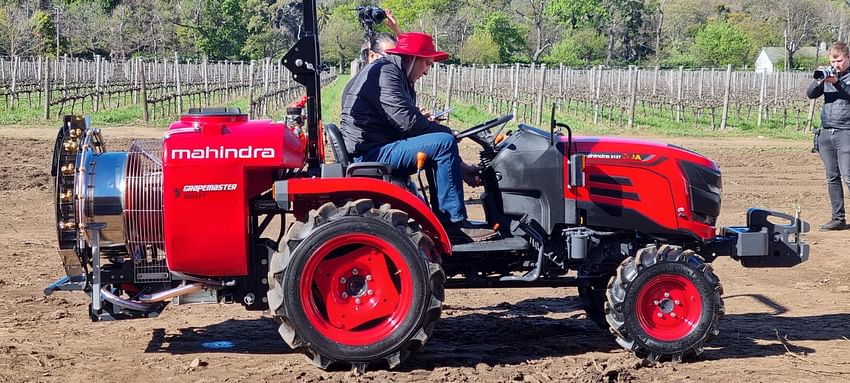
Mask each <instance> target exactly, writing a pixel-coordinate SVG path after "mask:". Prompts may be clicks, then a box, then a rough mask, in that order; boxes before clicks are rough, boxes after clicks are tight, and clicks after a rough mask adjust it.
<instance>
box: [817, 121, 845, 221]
mask: <svg viewBox="0 0 850 383" xmlns="http://www.w3.org/2000/svg"><path fill="white" fill-rule="evenodd" d="M818 147H819V149H818V151H819V152H820V158H821V160H823V167H824V168H825V169H826V187H827V190H828V191H829V201H830V202H831V204H832V219H833V220H836V221H844V218H845V217H844V185H842V184H847V187H848V188H850V130H847V129H830V128H824V129H823V130H821V132H820V135H819V136H818Z"/></svg>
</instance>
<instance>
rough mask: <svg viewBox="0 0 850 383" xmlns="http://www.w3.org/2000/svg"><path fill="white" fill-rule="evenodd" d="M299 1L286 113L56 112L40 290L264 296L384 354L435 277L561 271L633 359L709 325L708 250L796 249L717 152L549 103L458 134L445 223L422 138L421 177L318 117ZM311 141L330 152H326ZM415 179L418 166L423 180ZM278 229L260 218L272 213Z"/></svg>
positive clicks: (311, 18) (142, 305)
mask: <svg viewBox="0 0 850 383" xmlns="http://www.w3.org/2000/svg"><path fill="white" fill-rule="evenodd" d="M315 6H316V5H315V1H314V0H304V7H303V9H304V17H305V18H304V19H305V21H304V31H306V33H305V35H304V36H303V37H302V38H301V39H300V40H299V41H298V42H297V43H296V44H295V45H294V46H293V47H292V49H290V50H289V52H288V53H287V54H286V56H285V57H284V63H285V65H286V66H287V68H288V69H289V70H290V71H291V72H292V74H293V77H294V79H295V80H296V81H298V82H299V83H301V84H303V85H304V86H305V88H306V97H305V99H304V102H303V109H302V108H301V106H302V105H296V106H295V107H294V108H290V109H289V110H288V112H287V113H288V114H289V117H288V118H287V119H286V120H285V121H281V122H278V121H271V120H250V119H249V118H248V117H247V115H245V114H242V113H240V112H239V110H237V109H228V108H218V109H210V108H208V109H192V110H190V111H189V113H188V114H186V115H183V116H182V117H180V119H179V121H177V122H175V123H173V124H172V125H171V126H170V128H169V129H168V130H167V131H166V132H165V133H164V135H163V137H162V139H161V140H147V141H136V142H133V143H132V144H131V145H130V146H129V148H126V150H123V151H112V150H107V148H108V145H107V142H106V140H105V139H104V137H103V135H102V132H101V130H100V129H98V128H95V127H93V126H92V123H91V121H90V120H89V119H87V118H84V117H79V116H67V117H65V118H64V123H63V125H62V127H61V128H60V129H59V133H58V137H57V140H56V146H55V151H54V158H53V169H52V170H53V175H54V176H55V207H56V210H55V214H56V224H57V226H56V228H57V235H58V241H59V254H60V256H61V259H62V262H63V266H64V268H65V272H66V275H65V276H64V277H62V278H61V279H59V280H58V281H56V282H55V283H54V284H52V285H51V286H49V287H48V288H47V289H46V290H45V294H51V293H53V292H55V291H69V290H80V291H83V292H85V293H86V294H88V295H89V296H90V298H91V304H90V305H89V307H88V312H89V315H90V317H91V319H92V320H93V321H107V320H124V319H134V318H150V317H156V316H157V315H159V314H160V313H161V312H162V311H163V309H165V307H166V306H167V305H168V304H169V303H173V304H189V303H218V304H221V303H232V304H241V305H243V306H244V307H245V308H246V309H248V310H257V311H268V312H269V313H270V315H271V316H272V317H274V319H275V320H276V322H277V324H278V325H279V332H280V335H281V337H282V338H283V340H284V341H285V342H286V344H287V345H289V347H291V348H292V349H293V350H294V351H297V352H301V353H303V354H305V355H306V356H307V357H308V359H309V360H311V361H312V362H313V363H314V364H315V365H317V366H319V367H320V368H323V369H324V368H329V367H330V366H333V365H337V366H339V365H341V366H343V367H344V368H348V367H350V368H353V369H356V370H361V371H362V370H364V369H366V368H393V367H395V366H397V365H398V364H399V363H401V362H402V361H404V360H405V358H407V357H408V356H409V355H411V353H412V352H414V351H416V350H418V349H420V348H422V347H423V346H424V345H425V344H426V342H427V341H428V340H429V338H430V337H431V335H432V333H433V331H434V327H435V326H436V325H437V321H438V320H439V318H440V313H441V307H442V305H443V302H444V300H445V295H444V289H445V288H481V289H499V288H524V287H542V286H545V287H564V286H570V287H576V288H577V289H578V296H579V297H580V298H581V302H582V303H583V306H584V310H585V311H586V313H587V318H588V319H590V320H592V321H593V322H595V323H596V324H598V325H599V326H601V327H603V328H605V329H607V330H609V331H610V332H611V333H612V334H613V336H614V337H615V338H616V342H617V343H618V344H619V345H621V346H622V347H623V348H625V349H626V350H629V351H632V352H634V353H635V354H636V355H638V357H641V358H646V359H648V360H650V361H656V360H659V359H662V358H663V359H665V360H673V361H679V360H681V359H682V358H683V357H685V356H688V355H693V354H699V353H700V352H702V350H703V346H704V345H705V344H706V342H707V341H709V340H710V339H711V338H712V337H713V336H715V335H717V334H718V321H719V320H720V319H721V317H722V316H723V314H724V306H723V299H722V294H723V289H722V287H721V284H720V281H719V279H718V277H717V275H715V273H714V272H712V267H711V266H710V264H711V262H712V261H714V260H715V259H716V258H717V257H721V256H729V257H732V258H733V259H735V260H737V261H739V262H740V264H741V265H743V266H744V267H791V266H794V265H797V264H799V263H801V262H804V261H806V260H807V259H808V255H809V245H808V244H807V243H806V242H805V241H804V240H803V238H802V235H803V234H804V233H806V232H808V231H809V224H808V223H806V222H804V221H803V220H801V219H800V218H799V214H796V215H794V216H792V215H789V214H784V213H780V212H774V211H768V210H762V209H755V208H753V209H750V210H749V211H748V212H747V215H746V224H745V225H740V226H730V227H723V228H718V227H717V226H716V223H717V218H718V215H719V213H720V201H721V173H720V170H719V169H718V167H717V165H716V164H715V163H714V162H713V161H712V160H710V159H708V158H706V157H703V156H701V155H699V154H697V153H695V152H693V151H690V150H687V149H685V148H682V147H678V146H675V145H667V144H663V143H656V142H650V141H644V140H634V139H625V138H614V137H578V136H576V137H574V136H573V135H572V133H571V130H570V129H569V127H568V126H567V125H566V124H563V123H560V122H557V121H555V118H554V113H553V117H552V119H551V122H550V124H549V125H550V126H548V127H547V129H545V130H544V129H539V128H536V127H532V126H527V125H522V124H520V125H518V126H516V127H515V129H502V128H503V127H504V126H506V124H507V123H508V122H509V121H510V120H511V119H512V116H510V115H507V116H502V117H499V118H496V119H494V120H492V121H488V122H485V123H483V124H480V125H477V126H474V127H472V128H469V129H467V130H465V131H463V132H460V134H458V135H457V137H458V139H466V138H468V139H471V140H472V141H473V142H474V143H476V144H477V145H480V147H481V150H480V158H479V162H480V168H481V171H480V176H481V179H482V180H483V192H482V193H481V196H480V198H479V199H477V200H474V201H468V202H467V203H468V204H476V205H480V207H481V210H482V211H483V216H484V221H486V222H482V225H486V226H488V227H491V228H493V229H494V230H495V231H497V232H498V235H497V236H495V237H494V238H492V239H489V240H486V241H479V242H473V241H466V242H464V241H456V240H454V239H453V238H451V237H449V236H448V235H447V231H446V228H444V226H443V225H442V224H441V221H440V219H439V218H438V214H436V213H435V211H439V204H438V201H437V200H436V198H434V196H435V195H436V193H435V190H434V189H435V187H434V186H433V183H428V182H426V181H422V177H421V176H422V175H423V174H424V175H425V177H426V180H427V178H428V175H429V174H431V170H432V168H431V166H430V161H429V159H428V158H425V157H424V156H423V157H422V158H420V160H421V161H420V164H419V165H420V166H419V167H420V172H419V176H420V177H418V179H419V182H418V185H417V183H416V182H410V180H411V179H414V180H415V179H417V177H411V178H407V179H406V180H405V179H397V178H396V177H394V176H393V175H392V169H389V168H388V167H387V166H386V165H383V164H380V163H363V162H359V163H358V162H352V161H350V159H349V155H348V151H347V150H346V148H345V144H344V142H343V140H342V139H341V136H340V132H339V129H338V128H337V127H335V126H334V125H333V124H330V123H328V124H322V122H321V115H320V108H319V105H320V88H319V84H320V82H319V75H320V72H321V68H322V67H321V60H320V57H319V49H318V30H317V23H316V16H315ZM326 142H327V143H328V144H329V145H328V147H329V148H330V151H331V152H333V154H334V155H333V159H332V160H331V159H330V157H331V156H328V157H327V158H326V156H325V150H324V149H323V148H324V147H325V143H326ZM429 184H430V185H431V186H429ZM278 227H279V229H276V228H278Z"/></svg>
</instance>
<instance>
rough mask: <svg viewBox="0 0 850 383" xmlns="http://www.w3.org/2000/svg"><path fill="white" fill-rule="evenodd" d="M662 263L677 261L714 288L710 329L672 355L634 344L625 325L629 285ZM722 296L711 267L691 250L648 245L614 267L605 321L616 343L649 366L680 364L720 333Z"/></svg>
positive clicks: (717, 279)
mask: <svg viewBox="0 0 850 383" xmlns="http://www.w3.org/2000/svg"><path fill="white" fill-rule="evenodd" d="M664 262H678V263H684V264H688V265H691V266H694V267H696V268H697V270H699V271H700V272H702V273H703V276H705V278H706V280H707V281H708V282H709V283H710V284H711V286H712V287H713V292H714V301H715V302H716V305H715V307H714V312H713V314H712V317H711V318H710V319H709V321H710V327H709V330H708V331H707V332H706V334H705V335H704V336H703V337H702V338H701V339H698V340H697V341H696V342H694V343H693V344H692V345H691V346H690V347H687V348H686V349H684V350H681V351H680V352H675V353H671V354H663V353H661V352H659V351H657V350H648V349H643V348H642V347H641V346H640V345H639V343H638V342H635V340H634V339H633V336H632V334H629V333H628V330H627V326H626V325H625V323H626V313H625V312H623V302H624V301H625V297H626V293H627V292H628V290H629V288H630V284H631V282H632V281H634V280H635V278H637V276H638V274H640V273H641V271H642V270H644V269H646V268H648V267H651V266H654V265H657V264H659V263H664ZM722 294H723V287H722V285H721V284H720V279H719V278H718V277H717V275H715V274H714V272H713V269H712V268H711V265H709V264H707V263H705V262H704V261H703V259H702V258H701V257H700V256H699V255H697V254H696V253H694V252H693V251H692V250H683V249H682V248H681V247H679V246H672V245H661V246H660V247H658V246H655V245H650V246H647V247H645V248H643V249H640V250H638V252H637V254H635V256H633V257H629V258H626V259H625V260H624V261H623V262H622V263H621V264H620V267H619V268H617V274H616V275H615V276H614V277H612V278H611V280H610V281H609V282H608V289H607V292H606V296H607V302H606V303H605V312H606V315H605V319H606V321H607V322H608V325H609V326H610V331H611V333H612V334H614V335H615V336H616V340H617V343H618V344H619V345H620V346H621V347H623V348H624V349H626V350H627V351H631V352H634V353H635V354H637V355H639V356H643V357H644V358H645V359H646V360H647V361H648V362H650V363H654V362H657V361H658V360H659V359H662V358H664V359H667V358H669V359H670V360H672V361H674V362H679V361H681V360H682V358H683V357H685V356H688V355H691V354H693V355H699V354H701V353H702V352H703V347H704V345H705V343H706V342H708V341H710V340H711V339H712V338H713V337H714V336H716V335H718V334H719V333H720V331H719V329H718V327H717V323H718V321H719V320H720V319H721V318H722V317H723V315H724V312H725V309H724V306H723V299H722Z"/></svg>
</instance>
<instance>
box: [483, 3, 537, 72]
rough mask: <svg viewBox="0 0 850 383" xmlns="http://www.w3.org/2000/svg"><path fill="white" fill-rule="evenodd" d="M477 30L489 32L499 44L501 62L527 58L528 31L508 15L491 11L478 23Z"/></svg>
mask: <svg viewBox="0 0 850 383" xmlns="http://www.w3.org/2000/svg"><path fill="white" fill-rule="evenodd" d="M475 32H476V33H478V32H487V33H489V34H490V36H492V39H493V42H495V43H496V45H498V46H499V60H500V61H501V62H511V61H514V60H527V58H525V57H523V55H524V54H525V46H526V45H525V44H526V43H525V35H526V33H524V32H525V31H523V30H522V27H521V26H520V25H518V24H517V23H515V22H514V21H513V20H511V18H510V17H508V15H506V14H504V13H502V12H498V11H496V12H492V13H490V14H489V15H487V17H486V18H485V19H484V21H483V22H482V23H481V24H480V25H478V27H477V28H476V31H475ZM473 35H474V34H473Z"/></svg>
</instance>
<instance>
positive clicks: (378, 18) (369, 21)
mask: <svg viewBox="0 0 850 383" xmlns="http://www.w3.org/2000/svg"><path fill="white" fill-rule="evenodd" d="M355 9H356V10H357V18H358V19H359V20H360V24H361V25H362V26H363V28H366V30H367V31H369V32H374V26H375V24H380V23H383V22H384V20H385V19H386V18H387V13H386V12H384V10H383V9H381V8H379V7H375V6H370V7H357V8H355Z"/></svg>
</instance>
